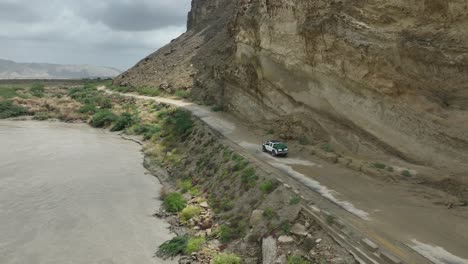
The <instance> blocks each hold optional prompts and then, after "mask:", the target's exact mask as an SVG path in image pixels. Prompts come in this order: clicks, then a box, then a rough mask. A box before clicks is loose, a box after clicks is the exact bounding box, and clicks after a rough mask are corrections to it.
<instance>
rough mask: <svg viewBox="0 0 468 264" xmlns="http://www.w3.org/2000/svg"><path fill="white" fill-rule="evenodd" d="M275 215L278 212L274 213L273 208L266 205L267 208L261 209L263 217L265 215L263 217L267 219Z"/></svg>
mask: <svg viewBox="0 0 468 264" xmlns="http://www.w3.org/2000/svg"><path fill="white" fill-rule="evenodd" d="M277 216H278V214H277V213H276V211H275V210H273V208H270V207H268V208H265V210H263V217H265V218H267V219H269V220H271V219H273V218H275V217H277Z"/></svg>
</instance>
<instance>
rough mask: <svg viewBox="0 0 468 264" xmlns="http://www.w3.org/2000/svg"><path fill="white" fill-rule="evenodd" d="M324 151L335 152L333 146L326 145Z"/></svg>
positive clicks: (323, 147)
mask: <svg viewBox="0 0 468 264" xmlns="http://www.w3.org/2000/svg"><path fill="white" fill-rule="evenodd" d="M322 150H323V151H325V152H333V151H334V150H333V146H332V145H331V144H325V145H323V146H322Z"/></svg>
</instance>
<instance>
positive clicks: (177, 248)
mask: <svg viewBox="0 0 468 264" xmlns="http://www.w3.org/2000/svg"><path fill="white" fill-rule="evenodd" d="M188 240H189V238H188V237H187V236H178V237H175V238H173V239H171V240H169V241H166V242H164V243H163V244H162V245H161V246H159V250H158V252H156V255H157V256H159V257H162V258H165V257H175V256H177V255H179V254H182V253H183V252H184V250H185V249H186V247H187V243H188Z"/></svg>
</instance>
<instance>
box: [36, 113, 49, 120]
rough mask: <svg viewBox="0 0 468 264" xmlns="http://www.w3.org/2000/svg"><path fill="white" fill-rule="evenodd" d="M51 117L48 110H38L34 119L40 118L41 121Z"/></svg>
mask: <svg viewBox="0 0 468 264" xmlns="http://www.w3.org/2000/svg"><path fill="white" fill-rule="evenodd" d="M49 118H50V116H49V113H48V112H37V113H34V117H33V119H34V120H39V121H44V120H47V119H49Z"/></svg>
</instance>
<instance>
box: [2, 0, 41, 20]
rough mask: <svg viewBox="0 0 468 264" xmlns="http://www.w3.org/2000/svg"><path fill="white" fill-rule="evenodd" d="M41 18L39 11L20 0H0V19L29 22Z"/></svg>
mask: <svg viewBox="0 0 468 264" xmlns="http://www.w3.org/2000/svg"><path fill="white" fill-rule="evenodd" d="M40 20H42V16H41V15H40V13H38V12H36V11H34V9H32V8H30V7H28V6H25V5H24V4H23V3H21V2H0V21H2V22H5V21H6V22H17V23H31V22H37V21H40Z"/></svg>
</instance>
